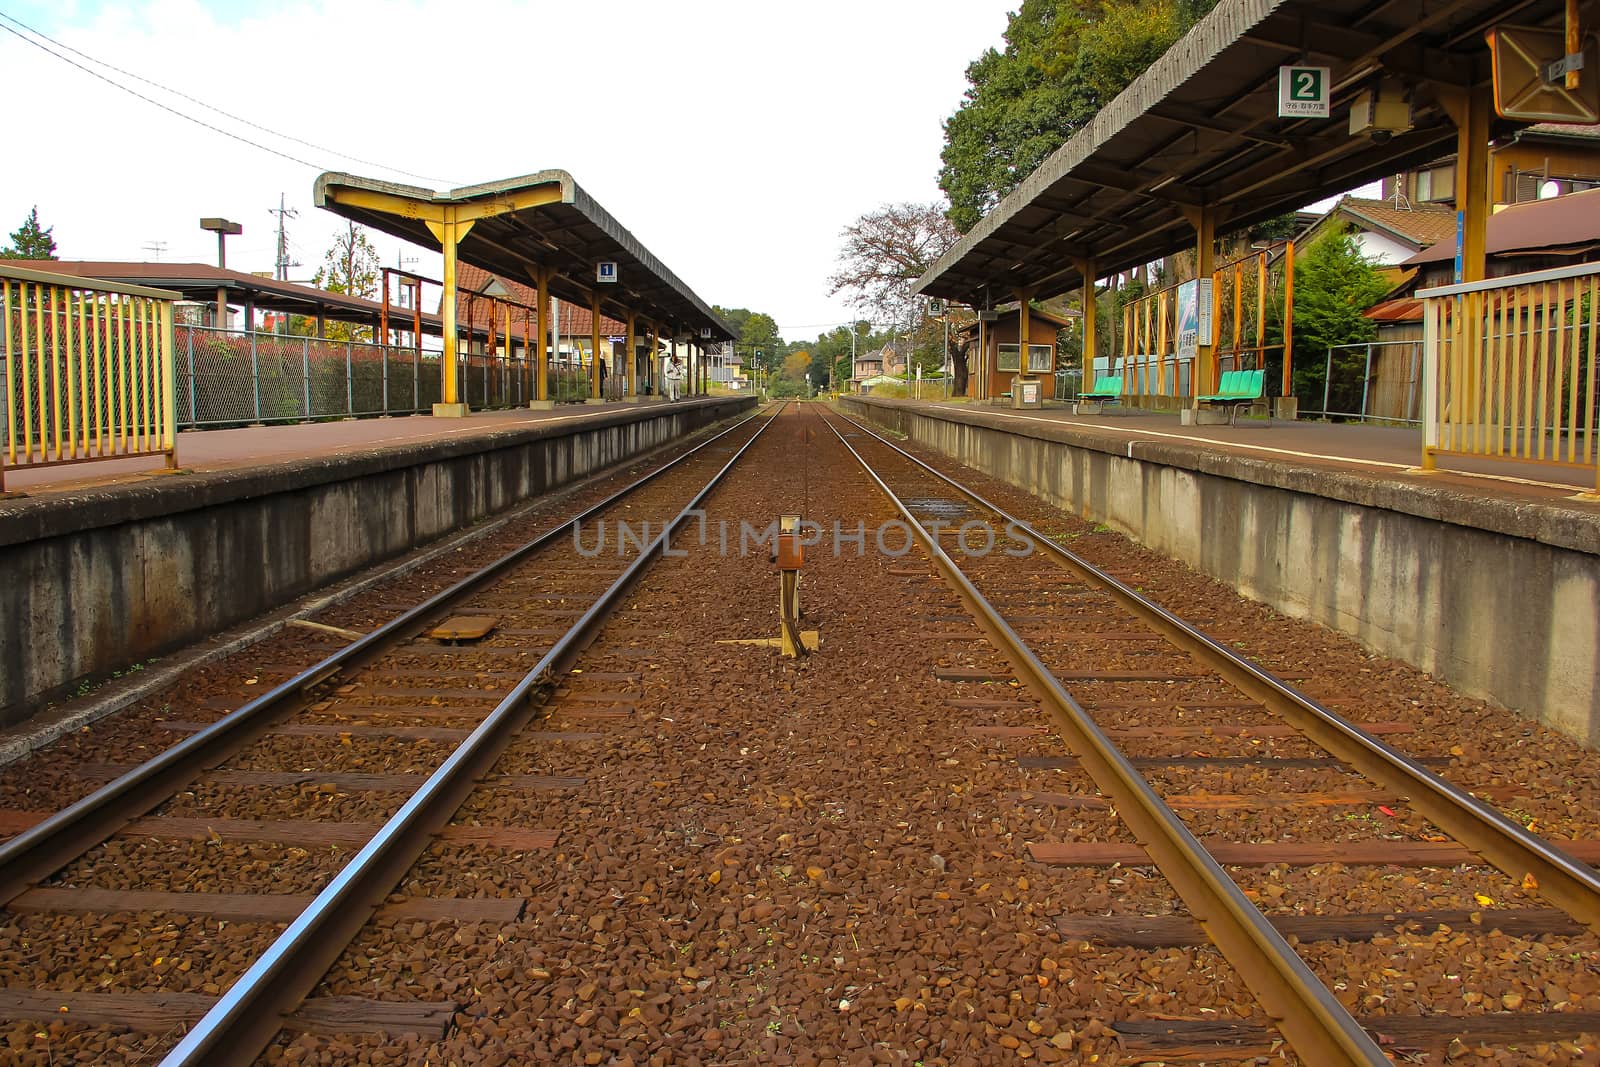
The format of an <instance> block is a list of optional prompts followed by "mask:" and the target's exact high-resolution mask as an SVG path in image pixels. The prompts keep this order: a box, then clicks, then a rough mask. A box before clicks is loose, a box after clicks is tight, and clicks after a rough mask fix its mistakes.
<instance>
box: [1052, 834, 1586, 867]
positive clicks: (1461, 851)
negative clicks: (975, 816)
mask: <svg viewBox="0 0 1600 1067" xmlns="http://www.w3.org/2000/svg"><path fill="white" fill-rule="evenodd" d="M1200 843H1201V845H1203V846H1204V847H1205V850H1206V851H1207V852H1209V853H1211V855H1212V857H1213V858H1214V859H1215V860H1216V861H1217V862H1218V863H1220V864H1222V865H1223V866H1225V867H1271V866H1275V865H1277V864H1288V865H1290V866H1295V867H1309V866H1316V865H1321V864H1328V863H1337V864H1341V865H1343V866H1346V867H1459V866H1461V865H1463V864H1477V865H1479V866H1488V863H1487V861H1486V860H1484V859H1482V858H1480V857H1479V856H1478V854H1477V853H1475V852H1473V851H1472V850H1471V849H1469V848H1467V847H1466V846H1464V845H1458V844H1456V843H1455V842H1454V841H1278V842H1253V841H1227V840H1222V839H1218V838H1202V839H1201V842H1200ZM1554 844H1555V845H1556V847H1558V848H1560V849H1561V850H1562V851H1564V852H1566V853H1567V855H1569V856H1572V857H1573V858H1574V859H1579V860H1582V861H1583V862H1584V863H1595V862H1596V861H1600V840H1584V841H1556V842H1554ZM1028 851H1029V852H1030V853H1031V854H1032V856H1033V858H1034V860H1035V861H1036V862H1038V863H1048V864H1051V865H1052V866H1058V867H1111V866H1117V865H1121V866H1124V867H1148V866H1151V865H1152V861H1151V859H1150V856H1149V854H1148V853H1146V852H1145V850H1144V849H1142V848H1140V847H1139V846H1138V845H1132V844H1124V843H1122V842H1119V841H1034V842H1030V843H1029V844H1028Z"/></svg>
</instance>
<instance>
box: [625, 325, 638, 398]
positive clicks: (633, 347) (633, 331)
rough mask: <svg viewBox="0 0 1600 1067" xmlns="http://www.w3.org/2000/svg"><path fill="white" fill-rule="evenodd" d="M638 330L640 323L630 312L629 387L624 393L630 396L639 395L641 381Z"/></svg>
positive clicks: (628, 344) (628, 341) (628, 342)
mask: <svg viewBox="0 0 1600 1067" xmlns="http://www.w3.org/2000/svg"><path fill="white" fill-rule="evenodd" d="M637 331H638V324H637V320H636V316H634V315H633V314H631V313H630V314H629V315H628V340H627V342H626V344H627V346H628V368H627V370H628V387H627V392H626V393H625V394H624V395H626V396H630V397H633V396H638V395H639V388H638V386H639V383H638V381H637V378H638V375H637V370H638V365H639V344H638V332H637Z"/></svg>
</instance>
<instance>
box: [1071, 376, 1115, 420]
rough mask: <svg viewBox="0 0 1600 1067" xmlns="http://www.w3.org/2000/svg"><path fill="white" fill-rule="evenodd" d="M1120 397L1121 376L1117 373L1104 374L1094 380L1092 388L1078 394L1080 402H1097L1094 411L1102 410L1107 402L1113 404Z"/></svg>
mask: <svg viewBox="0 0 1600 1067" xmlns="http://www.w3.org/2000/svg"><path fill="white" fill-rule="evenodd" d="M1121 399H1122V376H1121V375H1119V374H1106V375H1102V376H1101V377H1099V378H1096V379H1095V380H1094V388H1093V389H1091V390H1089V391H1088V392H1087V393H1079V394H1078V402H1079V403H1080V404H1098V405H1099V407H1098V408H1097V409H1096V413H1098V412H1101V411H1104V410H1105V407H1106V405H1107V404H1115V403H1117V402H1118V401H1119V400H1121Z"/></svg>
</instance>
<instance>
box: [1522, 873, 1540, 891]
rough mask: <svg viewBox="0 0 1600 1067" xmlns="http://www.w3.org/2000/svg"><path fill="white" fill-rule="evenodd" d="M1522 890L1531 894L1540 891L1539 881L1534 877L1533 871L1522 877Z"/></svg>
mask: <svg viewBox="0 0 1600 1067" xmlns="http://www.w3.org/2000/svg"><path fill="white" fill-rule="evenodd" d="M1522 888H1523V889H1526V890H1527V891H1528V892H1530V893H1537V892H1538V891H1539V879H1537V878H1535V877H1534V876H1533V872H1532V871H1529V872H1528V873H1527V874H1525V875H1523V876H1522Z"/></svg>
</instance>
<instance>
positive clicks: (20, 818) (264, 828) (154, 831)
mask: <svg viewBox="0 0 1600 1067" xmlns="http://www.w3.org/2000/svg"><path fill="white" fill-rule="evenodd" d="M47 818H49V814H48V813H46V812H40V811H18V810H16V809H14V808H0V833H11V834H17V833H21V832H22V831H23V830H26V829H28V828H29V827H31V826H36V825H38V824H39V823H41V822H43V821H44V820H45V819H47ZM382 828H383V824H382V823H375V822H315V821H311V820H302V819H294V820H272V819H195V818H178V817H173V816H149V817H146V818H143V819H135V820H134V821H133V822H131V823H129V824H128V825H127V826H125V827H123V828H122V830H121V831H120V833H121V834H123V835H125V836H128V837H150V838H157V839H166V840H172V841H208V840H209V841H216V842H218V843H223V842H228V841H235V842H237V841H254V842H261V843H265V844H286V845H309V846H312V847H319V846H324V845H326V846H339V847H341V848H360V847H362V846H363V845H365V844H366V843H367V842H368V841H371V840H372V839H373V838H374V837H375V836H377V833H378V831H379V830H381V829H382ZM558 836H559V835H558V834H557V833H556V831H554V830H526V829H523V828H522V827H520V826H463V825H454V824H452V825H450V826H446V827H444V828H443V829H441V830H440V831H439V833H438V834H437V839H438V840H439V841H441V842H444V843H447V844H452V845H478V846H487V847H493V848H509V849H514V850H518V851H526V852H533V851H538V850H541V849H548V848H554V847H555V844H556V839H557V838H558Z"/></svg>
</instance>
